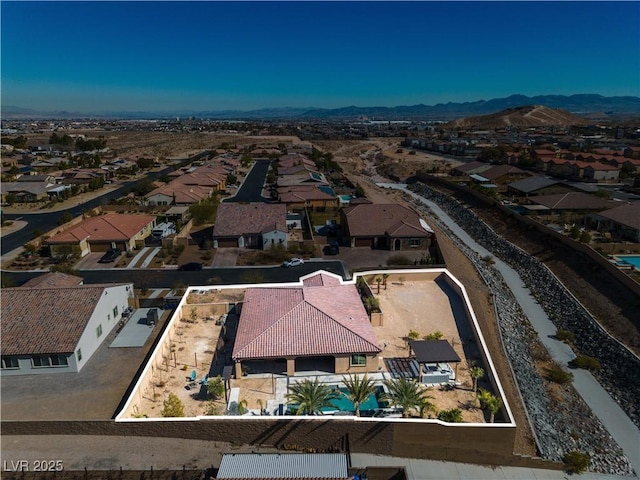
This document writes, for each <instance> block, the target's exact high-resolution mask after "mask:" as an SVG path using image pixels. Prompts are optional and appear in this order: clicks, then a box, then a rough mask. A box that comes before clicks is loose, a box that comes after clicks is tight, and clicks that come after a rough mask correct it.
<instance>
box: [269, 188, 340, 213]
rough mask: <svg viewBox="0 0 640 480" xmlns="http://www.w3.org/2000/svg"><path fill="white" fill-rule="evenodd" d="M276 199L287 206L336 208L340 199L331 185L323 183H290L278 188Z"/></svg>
mask: <svg viewBox="0 0 640 480" xmlns="http://www.w3.org/2000/svg"><path fill="white" fill-rule="evenodd" d="M278 201H279V202H280V203H284V204H286V205H287V207H288V208H298V209H302V208H305V207H315V208H327V207H333V208H336V207H338V206H339V205H340V200H339V199H338V197H337V196H336V194H335V192H334V191H333V189H332V188H331V187H328V186H324V185H292V186H289V187H280V188H278Z"/></svg>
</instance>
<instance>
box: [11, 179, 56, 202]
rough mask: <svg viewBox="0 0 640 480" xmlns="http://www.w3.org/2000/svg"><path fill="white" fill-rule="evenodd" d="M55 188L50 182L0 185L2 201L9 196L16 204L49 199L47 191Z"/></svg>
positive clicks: (23, 182)
mask: <svg viewBox="0 0 640 480" xmlns="http://www.w3.org/2000/svg"><path fill="white" fill-rule="evenodd" d="M53 188H56V185H55V184H54V183H50V182H25V181H22V182H6V183H3V184H2V201H3V202H6V201H7V195H9V194H11V195H13V196H14V197H15V199H16V201H17V202H39V201H42V200H47V199H48V198H49V191H50V190H51V189H53Z"/></svg>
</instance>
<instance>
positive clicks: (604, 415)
mask: <svg viewBox="0 0 640 480" xmlns="http://www.w3.org/2000/svg"><path fill="white" fill-rule="evenodd" d="M379 186H382V187H387V188H396V189H399V190H402V191H404V192H406V193H408V194H409V195H411V196H412V197H413V198H415V199H417V200H419V201H420V202H422V203H424V204H425V205H427V206H428V207H429V208H430V209H431V210H432V211H433V212H434V213H435V214H436V215H437V216H438V217H439V218H440V220H441V221H442V222H443V223H444V224H446V225H447V227H449V229H451V231H452V232H453V233H454V234H455V235H457V236H458V238H460V240H462V242H464V243H465V244H466V245H467V246H468V247H469V248H471V249H472V250H474V251H475V252H477V253H478V254H479V255H480V256H481V257H484V256H487V255H488V256H491V257H493V258H494V260H495V264H494V267H495V268H496V269H497V270H498V271H499V272H500V273H501V275H502V277H503V279H504V281H505V283H506V284H507V285H508V287H509V289H510V290H511V291H512V292H513V294H514V296H515V297H516V300H517V301H518V303H519V304H520V306H521V307H522V309H523V311H524V312H525V313H526V315H527V317H528V319H529V321H530V322H531V325H532V327H533V328H534V329H535V330H536V332H537V333H538V336H539V338H540V341H541V343H542V344H543V345H544V346H545V348H547V350H548V351H549V354H550V355H551V357H552V358H553V359H554V360H556V361H557V362H558V363H560V364H561V365H563V366H567V363H568V362H569V361H570V360H572V359H573V358H575V355H574V354H573V352H572V351H571V348H570V347H569V346H568V345H566V344H564V343H563V342H560V341H558V340H555V339H553V338H551V336H552V335H555V333H556V327H555V326H554V325H553V323H552V322H551V321H550V320H549V318H548V316H547V314H546V313H545V311H544V310H543V309H542V307H540V305H539V304H538V303H536V301H535V300H534V298H533V296H532V295H531V292H530V291H529V289H528V288H526V287H524V286H523V285H524V282H523V281H522V279H521V278H520V276H519V275H518V274H517V273H516V271H515V270H513V269H512V268H511V267H509V266H508V265H507V264H505V263H504V262H502V261H501V260H499V259H497V258H495V257H494V256H493V254H492V253H491V252H489V251H488V250H486V249H485V248H483V247H482V246H480V245H478V244H477V243H476V242H475V241H474V240H473V239H472V238H471V237H470V236H469V235H468V234H467V233H466V232H465V231H464V230H463V229H462V228H460V227H459V226H458V225H457V224H456V223H455V222H454V221H453V220H452V219H451V218H450V217H449V216H448V215H447V214H446V213H445V212H444V211H443V210H442V209H440V208H439V207H438V205H436V204H435V203H433V202H431V201H429V200H426V199H425V198H423V197H421V196H420V195H417V194H415V193H413V192H411V191H409V190H408V189H407V188H406V185H404V184H379ZM572 372H573V373H574V380H573V386H574V387H575V389H576V391H577V392H578V393H579V394H580V395H581V396H582V398H583V399H584V401H585V402H586V403H587V405H589V407H590V408H591V409H592V411H593V413H594V414H595V415H596V416H597V417H598V419H600V421H601V422H602V424H603V425H604V427H605V428H606V429H607V431H608V432H609V434H610V435H611V436H612V437H613V438H614V440H615V441H616V442H617V443H618V445H620V447H621V448H622V449H623V450H624V453H625V455H626V456H627V458H628V459H629V461H630V463H631V465H632V466H633V468H634V469H635V471H636V472H640V447H639V446H640V435H639V432H638V428H637V427H636V426H635V424H634V423H633V422H632V421H631V420H630V419H629V417H628V416H627V415H626V414H625V413H624V412H623V411H622V409H621V408H620V407H619V406H618V405H617V403H616V402H615V401H614V400H613V399H612V398H611V397H610V396H609V394H608V393H607V392H606V390H604V389H603V388H602V386H601V385H600V384H599V383H598V382H597V381H596V379H595V378H594V377H593V376H592V375H591V374H590V373H589V372H588V371H586V370H579V369H577V370H573V371H572Z"/></svg>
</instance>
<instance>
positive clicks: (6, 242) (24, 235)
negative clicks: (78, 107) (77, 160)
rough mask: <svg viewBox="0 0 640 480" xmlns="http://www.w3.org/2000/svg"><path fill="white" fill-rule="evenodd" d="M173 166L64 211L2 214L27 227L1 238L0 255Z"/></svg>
mask: <svg viewBox="0 0 640 480" xmlns="http://www.w3.org/2000/svg"><path fill="white" fill-rule="evenodd" d="M208 154H209V151H205V152H202V153H199V154H197V155H194V156H193V157H190V158H188V159H186V160H183V161H182V162H180V164H179V165H178V166H183V165H186V164H188V163H191V162H193V161H195V160H198V159H199V158H201V157H204V156H206V155H208ZM174 168H175V167H174V166H171V167H167V168H165V169H162V170H159V171H157V172H150V173H149V174H148V175H147V176H146V177H145V178H142V179H139V180H135V181H131V182H125V183H123V184H122V186H121V187H120V188H118V189H116V190H112V191H110V192H108V193H105V194H104V195H101V196H99V197H96V198H94V199H92V200H89V201H88V202H85V203H82V204H80V205H76V206H75V207H71V208H68V209H66V210H60V211H57V212H47V213H24V214H21V213H13V214H4V213H3V215H2V218H3V220H15V219H17V218H22V220H25V221H27V222H28V223H27V225H26V226H25V227H24V228H21V229H20V230H18V231H16V232H13V233H11V234H9V235H7V236H5V237H2V246H1V248H0V252H1V253H2V255H4V254H5V253H8V252H10V251H12V250H15V249H16V248H20V247H22V246H23V245H24V244H25V243H28V242H30V241H31V240H32V239H33V232H34V231H35V230H40V231H42V232H47V231H49V230H51V229H52V228H55V227H56V226H57V225H58V220H59V219H60V217H61V216H62V215H63V214H64V213H65V212H69V213H71V215H73V216H74V217H77V216H79V215H81V214H82V213H83V212H86V211H87V210H90V209H92V208H95V207H98V206H100V205H104V204H105V203H108V202H109V200H111V199H114V198H120V197H122V196H123V195H126V194H127V193H129V192H130V191H131V190H132V189H133V188H134V187H135V186H136V185H138V184H139V183H141V182H144V181H146V180H147V179H150V180H154V179H156V178H159V177H161V176H162V175H165V174H167V173H170V172H172V171H173V170H174Z"/></svg>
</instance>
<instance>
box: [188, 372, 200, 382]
mask: <svg viewBox="0 0 640 480" xmlns="http://www.w3.org/2000/svg"><path fill="white" fill-rule="evenodd" d="M197 377H198V372H196V371H195V370H192V371H191V376H189V377H187V382H195V381H196V378H197Z"/></svg>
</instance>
